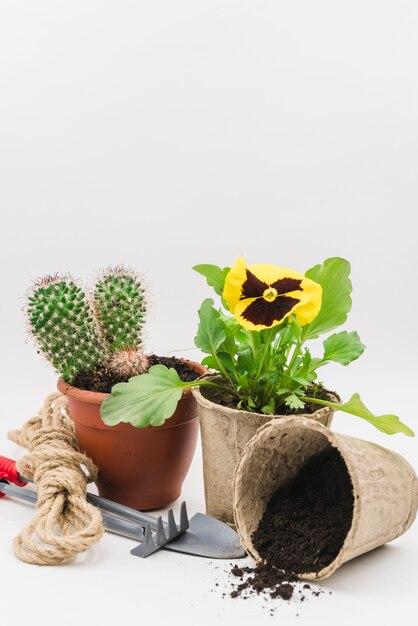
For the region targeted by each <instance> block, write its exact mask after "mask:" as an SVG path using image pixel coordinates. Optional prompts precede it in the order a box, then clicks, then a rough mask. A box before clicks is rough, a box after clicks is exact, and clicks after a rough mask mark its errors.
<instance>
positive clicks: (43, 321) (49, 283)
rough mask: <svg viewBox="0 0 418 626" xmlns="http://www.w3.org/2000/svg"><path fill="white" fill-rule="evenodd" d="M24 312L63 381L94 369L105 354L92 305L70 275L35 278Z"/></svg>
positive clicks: (70, 379) (44, 351)
mask: <svg viewBox="0 0 418 626" xmlns="http://www.w3.org/2000/svg"><path fill="white" fill-rule="evenodd" d="M27 315H28V319H29V325H30V329H31V332H32V334H33V336H34V337H35V339H36V341H37V343H38V345H39V347H40V349H41V350H42V352H43V353H44V354H45V356H46V357H47V358H48V360H49V361H50V362H51V363H52V365H53V366H54V368H55V369H56V370H57V371H58V372H59V374H60V375H61V376H62V378H63V380H65V381H66V382H69V383H71V382H72V381H73V379H74V378H75V376H76V375H77V374H78V373H80V372H90V371H93V370H94V369H95V368H97V367H98V366H99V365H100V364H101V363H102V362H103V360H104V359H105V358H106V349H105V347H104V343H103V341H102V340H101V337H100V334H99V330H98V328H97V324H96V321H95V320H94V317H93V313H92V309H91V306H90V304H89V302H88V301H87V298H86V296H85V294H84V292H83V290H82V289H81V288H80V287H79V286H78V285H77V284H76V283H75V282H74V281H73V280H72V279H71V278H70V277H60V276H53V277H46V278H44V279H42V280H41V281H38V282H37V283H36V284H35V286H34V288H33V291H32V292H31V294H30V295H29V298H28V304H27Z"/></svg>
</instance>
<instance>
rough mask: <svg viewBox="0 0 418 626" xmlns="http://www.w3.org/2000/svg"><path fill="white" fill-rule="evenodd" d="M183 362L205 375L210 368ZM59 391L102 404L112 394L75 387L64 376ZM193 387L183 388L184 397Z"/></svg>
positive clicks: (59, 381)
mask: <svg viewBox="0 0 418 626" xmlns="http://www.w3.org/2000/svg"><path fill="white" fill-rule="evenodd" d="M179 361H182V362H183V363H188V364H189V365H190V366H191V367H192V368H193V369H194V370H195V371H196V372H197V373H198V374H200V375H201V376H203V375H204V374H207V372H208V369H207V368H206V367H205V366H204V365H201V364H200V363H197V362H196V361H190V360H188V359H179ZM57 388H58V391H60V392H61V393H63V394H65V395H66V396H70V397H71V398H74V399H75V400H80V401H81V402H89V403H90V404H101V403H102V402H103V401H104V400H105V399H106V398H108V397H109V396H110V393H103V392H101V391H88V390H87V389H79V388H78V387H74V386H73V385H70V383H66V382H65V380H63V379H62V378H58V382H57ZM191 392H192V388H190V387H187V388H186V389H184V390H183V395H182V398H187V397H191V395H192V394H191Z"/></svg>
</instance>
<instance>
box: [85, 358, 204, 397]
mask: <svg viewBox="0 0 418 626" xmlns="http://www.w3.org/2000/svg"><path fill="white" fill-rule="evenodd" d="M153 365H165V366H166V367H173V368H174V369H175V370H176V372H177V374H178V375H179V377H180V378H181V380H183V381H184V382H189V381H191V380H196V378H199V373H198V372H196V370H194V369H193V367H191V366H190V365H189V364H188V363H187V361H185V360H180V359H178V358H177V357H167V356H156V355H155V354H152V355H151V356H149V357H148V367H152V366H153ZM121 382H126V379H124V378H118V377H117V376H116V375H115V374H114V373H110V372H109V371H108V370H107V369H106V368H105V367H102V368H99V369H97V370H95V371H94V372H81V373H80V374H77V376H76V378H75V379H74V381H73V385H74V387H78V389H87V390H88V391H98V392H101V393H110V392H111V391H112V387H113V385H116V384H117V383H121Z"/></svg>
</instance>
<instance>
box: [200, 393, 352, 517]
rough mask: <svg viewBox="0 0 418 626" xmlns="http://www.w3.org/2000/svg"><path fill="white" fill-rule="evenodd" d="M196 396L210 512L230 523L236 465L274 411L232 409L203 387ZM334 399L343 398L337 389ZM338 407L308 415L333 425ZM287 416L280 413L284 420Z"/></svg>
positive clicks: (208, 511)
mask: <svg viewBox="0 0 418 626" xmlns="http://www.w3.org/2000/svg"><path fill="white" fill-rule="evenodd" d="M192 393H193V395H194V397H195V398H196V401H197V404H198V411H199V420H200V434H201V440H202V455H203V475H204V485H205V501H206V513H207V514H208V515H211V516H212V517H216V518H217V519H219V520H221V521H222V522H226V523H227V524H230V525H233V524H234V513H233V480H234V473H235V468H236V466H237V464H238V461H239V460H240V458H241V454H242V452H243V450H244V447H245V445H246V444H247V442H248V441H249V440H250V439H251V438H252V437H254V435H255V434H256V432H257V429H258V428H260V426H263V424H266V423H267V422H270V420H271V419H272V416H271V415H264V414H261V413H250V412H248V411H241V410H237V409H231V408H228V407H225V406H221V405H220V404H215V403H214V402H211V401H210V400H207V399H206V398H205V397H204V396H203V395H202V394H201V392H200V389H199V388H196V387H195V388H194V389H193V390H192ZM329 398H330V400H331V401H333V402H339V401H340V400H339V398H338V397H337V396H336V394H335V393H331V392H329ZM333 414H334V410H333V409H331V408H330V407H321V408H320V409H318V410H317V411H315V412H314V413H311V414H304V415H303V416H299V415H298V419H299V417H305V418H308V419H310V420H312V421H314V422H319V423H321V424H323V425H324V426H328V427H329V426H330V425H331V421H332V416H333ZM284 417H285V416H282V415H276V416H274V421H277V422H280V421H281V420H283V419H284Z"/></svg>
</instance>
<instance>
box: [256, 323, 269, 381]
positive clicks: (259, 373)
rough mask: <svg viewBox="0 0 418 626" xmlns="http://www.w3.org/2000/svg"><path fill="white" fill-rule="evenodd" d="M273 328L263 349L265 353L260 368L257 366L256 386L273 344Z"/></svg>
mask: <svg viewBox="0 0 418 626" xmlns="http://www.w3.org/2000/svg"><path fill="white" fill-rule="evenodd" d="M271 330H272V329H270V331H269V332H268V334H267V336H266V343H265V345H264V350H263V353H262V355H261V359H260V362H259V364H258V368H257V373H256V375H255V378H254V386H255V385H256V384H257V381H258V379H259V377H260V375H261V373H262V371H263V366H264V363H265V360H266V356H267V353H268V351H269V348H270V346H271V335H272V333H271Z"/></svg>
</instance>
